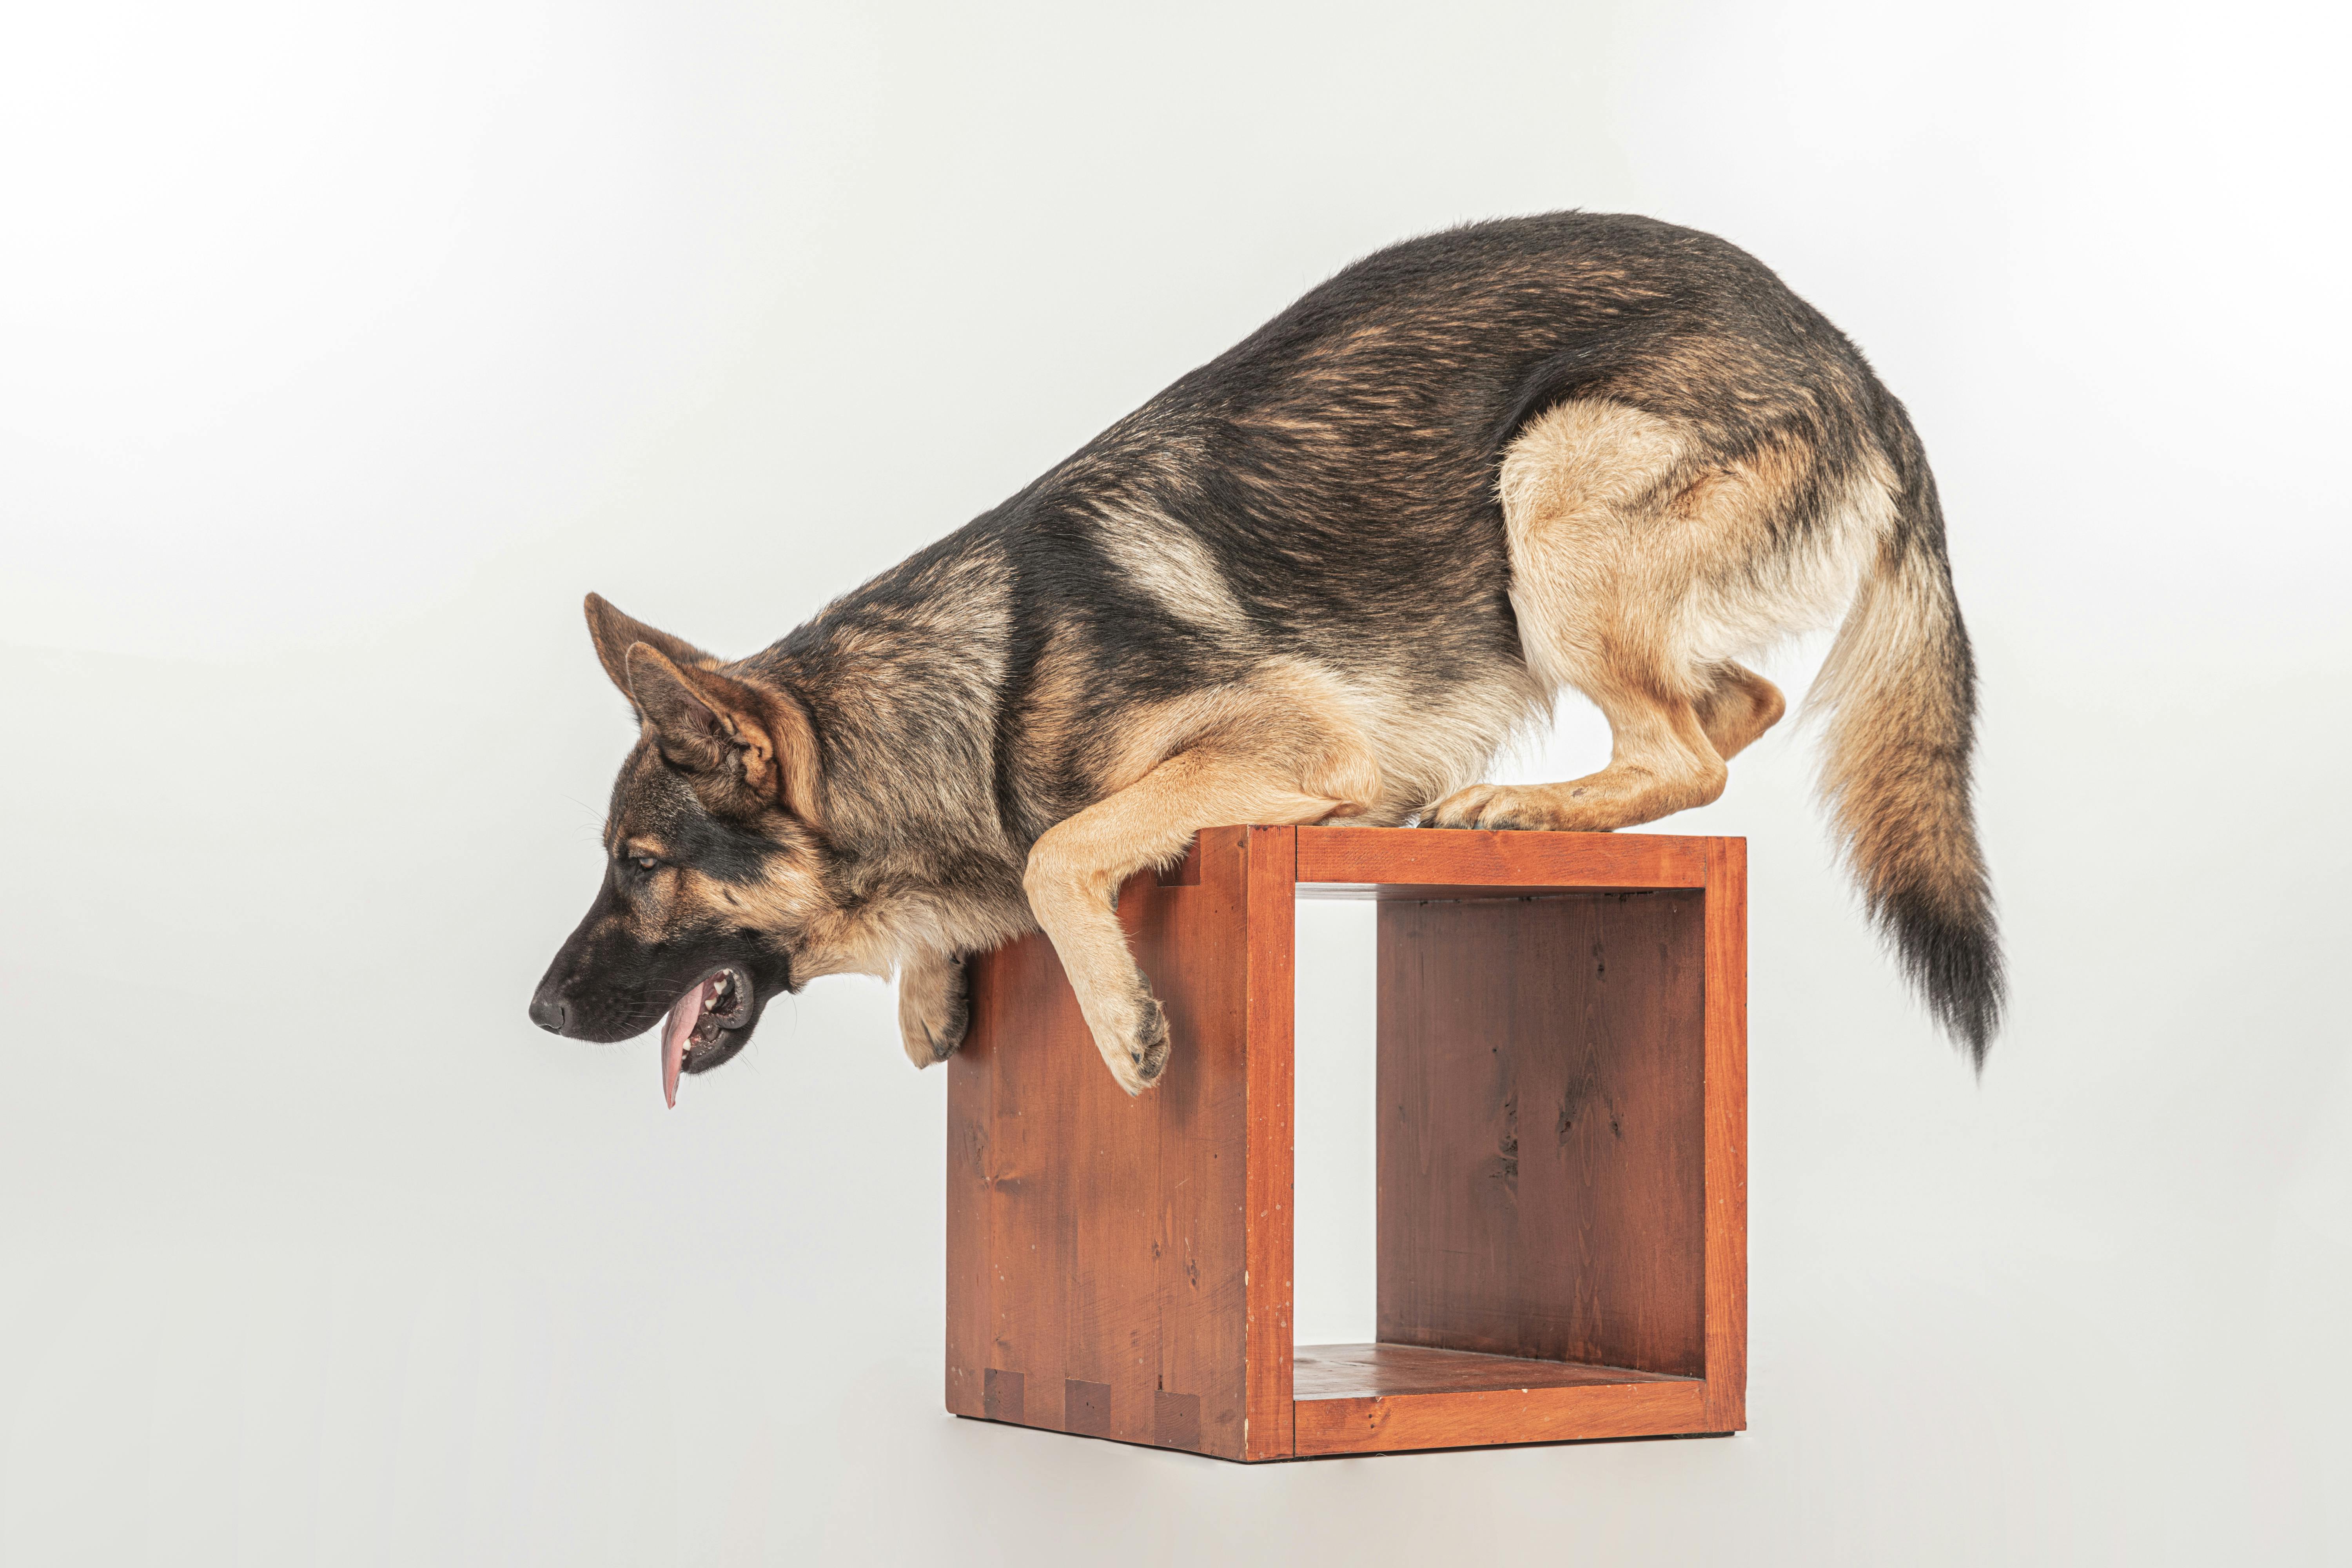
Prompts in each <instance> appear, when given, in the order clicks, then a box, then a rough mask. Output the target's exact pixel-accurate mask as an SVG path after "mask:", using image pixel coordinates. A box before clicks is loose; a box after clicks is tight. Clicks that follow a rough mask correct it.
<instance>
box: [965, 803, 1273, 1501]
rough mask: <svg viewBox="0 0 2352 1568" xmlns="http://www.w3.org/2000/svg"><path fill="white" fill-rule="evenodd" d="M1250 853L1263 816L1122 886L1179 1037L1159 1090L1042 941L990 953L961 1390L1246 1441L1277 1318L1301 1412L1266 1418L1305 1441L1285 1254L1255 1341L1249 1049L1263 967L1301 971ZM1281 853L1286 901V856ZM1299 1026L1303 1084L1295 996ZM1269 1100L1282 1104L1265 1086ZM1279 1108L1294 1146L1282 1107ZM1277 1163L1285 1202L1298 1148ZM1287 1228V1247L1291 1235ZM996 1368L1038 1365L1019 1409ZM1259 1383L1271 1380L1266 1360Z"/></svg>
mask: <svg viewBox="0 0 2352 1568" xmlns="http://www.w3.org/2000/svg"><path fill="white" fill-rule="evenodd" d="M1283 831H1285V832H1286V830H1283ZM1281 847H1284V848H1286V847H1287V844H1286V842H1285V843H1284V844H1283V845H1282V846H1281ZM1248 849H1249V844H1248V832H1247V830H1244V829H1242V828H1218V829H1212V830H1210V831H1209V832H1207V833H1204V834H1202V836H1201V839H1200V843H1199V846H1198V847H1197V850H1196V860H1197V865H1198V873H1197V876H1196V877H1195V879H1193V880H1192V881H1190V882H1177V883H1174V884H1163V883H1162V882H1161V881H1160V879H1159V878H1158V877H1156V876H1154V875H1152V874H1150V873H1145V874H1144V875H1141V876H1139V877H1137V878H1135V879H1132V880H1130V881H1129V883H1128V884H1127V886H1126V887H1125V888H1123V889H1121V890H1120V895H1119V919H1120V921H1121V924H1122V926H1123V927H1124V928H1125V930H1126V931H1127V933H1128V938H1129V943H1130V945H1131V946H1132V948H1133V950H1134V952H1135V954H1136V958H1137V962H1138V963H1139V964H1140V965H1141V966H1142V968H1143V971H1144V973H1146V974H1147V975H1149V976H1150V978H1151V980H1152V982H1153V984H1154V989H1155V990H1156V991H1157V992H1158V994H1159V996H1160V1003H1161V1005H1162V1006H1164V1007H1165V1008H1166V1009H1167V1014H1168V1023H1169V1029H1170V1033H1171V1038H1172V1039H1173V1041H1174V1042H1175V1055H1174V1056H1173V1057H1172V1058H1171V1061H1170V1064H1169V1067H1168V1070H1167V1073H1166V1074H1165V1076H1164V1077H1163V1078H1162V1079H1161V1080H1160V1085H1159V1086H1158V1087H1157V1088H1155V1089H1152V1090H1151V1091H1150V1092H1149V1093H1147V1094H1144V1095H1140V1096H1138V1097H1136V1098H1134V1099H1129V1097H1128V1096H1127V1095H1126V1094H1124V1093H1122V1092H1121V1091H1120V1090H1119V1088H1118V1084H1117V1083H1116V1082H1115V1081H1114V1080H1113V1079H1111V1077H1110V1075H1109V1074H1108V1072H1106V1071H1104V1070H1103V1066H1102V1059H1101V1058H1100V1056H1099V1055H1098V1054H1097V1051H1096V1049H1095V1047H1094V1044H1093V1041H1092V1039H1091V1038H1090V1037H1088V1035H1087V1029H1086V1025H1085V1021H1084V1019H1083V1018H1082V1017H1081V1016H1079V1013H1078V1009H1077V1002H1076V997H1075V996H1073V995H1072V994H1071V992H1070V987H1069V983H1068V981H1067V979H1066V977H1065V976H1064V975H1063V973H1062V970H1061V965H1060V963H1059V962H1058V961H1057V960H1056V958H1055V954H1054V950H1053V946H1052V944H1051V943H1050V942H1047V941H1046V940H1045V938H1044V937H1042V936H1033V937H1029V938H1026V939H1024V940H1023V941H1020V942H1013V943H1011V944H1010V945H1008V946H1006V947H1004V948H1002V949H999V950H998V951H997V952H992V953H988V954H984V955H982V956H981V957H979V958H976V959H974V960H973V961H972V976H971V977H972V1024H971V1030H970V1032H969V1034H968V1035H967V1037H966V1039H965V1043H964V1046H963V1048H962V1050H961V1051H960V1052H959V1053H958V1054H957V1055H956V1056H955V1057H954V1058H950V1076H949V1085H948V1099H949V1118H948V1121H949V1163H950V1171H949V1231H950V1234H949V1241H948V1255H949V1278H948V1324H949V1332H948V1394H949V1399H948V1406H949V1408H950V1409H951V1410H954V1411H956V1412H957V1413H958V1414H960V1415H982V1416H989V1415H993V1418H995V1419H999V1420H1013V1421H1018V1422H1020V1423H1021V1424H1023V1425H1025V1426H1049V1427H1060V1428H1062V1429H1065V1430H1067V1429H1071V1428H1072V1426H1074V1423H1073V1422H1072V1420H1071V1414H1070V1413H1071V1412H1072V1410H1073V1409H1076V1411H1078V1412H1079V1413H1080V1416H1079V1418H1080V1420H1082V1421H1083V1422H1085V1423H1086V1427H1085V1428H1083V1429H1087V1430H1089V1431H1090V1432H1091V1433H1092V1434H1094V1435H1100V1436H1111V1437H1118V1438H1121V1439H1123V1440H1125V1441H1128V1442H1135V1443H1159V1444H1163V1445H1166V1446H1171V1447H1187V1448H1192V1449H1195V1450H1197V1451H1199V1452H1202V1453H1209V1454H1217V1455H1222V1456H1223V1457H1225V1458H1242V1457H1243V1453H1244V1445H1245V1443H1246V1442H1247V1440H1248V1431H1249V1426H1248V1422H1249V1416H1250V1409H1249V1403H1248V1402H1249V1394H1250V1389H1251V1386H1252V1380H1251V1370H1252V1367H1253V1366H1254V1365H1255V1364H1256V1363H1259V1362H1262V1361H1264V1360H1266V1359H1269V1358H1270V1357H1271V1355H1272V1352H1271V1351H1270V1350H1269V1349H1268V1346H1269V1344H1270V1342H1271V1339H1272V1337H1273V1335H1274V1327H1273V1325H1275V1324H1276V1323H1278V1324H1279V1328H1280V1335H1281V1339H1282V1343H1281V1347H1280V1357H1279V1360H1280V1365H1281V1370H1280V1372H1279V1373H1278V1377H1279V1384H1280V1388H1281V1391H1282V1405H1283V1408H1282V1409H1281V1411H1280V1414H1279V1416H1278V1417H1276V1416H1269V1417H1267V1418H1266V1419H1265V1421H1264V1422H1263V1424H1262V1426H1261V1427H1260V1433H1261V1437H1262V1440H1263V1441H1265V1442H1272V1441H1274V1440H1275V1438H1274V1436H1273V1434H1274V1433H1276V1432H1277V1431H1278V1432H1280V1434H1281V1437H1280V1441H1281V1442H1282V1443H1283V1444H1284V1451H1285V1452H1287V1443H1288V1437H1287V1428H1288V1423H1289V1413H1288V1409H1287V1404H1288V1386H1289V1384H1288V1372H1287V1364H1288V1356H1289V1349H1290V1347H1289V1343H1288V1331H1289V1301H1288V1297H1287V1280H1288V1270H1287V1268H1286V1267H1284V1268H1268V1269H1267V1271H1266V1273H1265V1279H1266V1280H1267V1281H1268V1285H1267V1287H1266V1290H1265V1292H1264V1293H1265V1295H1266V1296H1267V1298H1268V1300H1266V1302H1265V1310H1266V1322H1267V1325H1268V1326H1267V1328H1266V1329H1265V1331H1262V1332H1261V1333H1260V1334H1259V1335H1258V1336H1257V1339H1258V1342H1257V1343H1256V1344H1255V1345H1254V1344H1253V1342H1252V1336H1251V1331H1250V1312H1251V1309H1252V1299H1251V1294H1250V1287H1249V1271H1250V1263H1249V1258H1248V1255H1247V1248H1248V1246H1249V1243H1250V1237H1251V1224H1250V1218H1251V1206H1250V1205H1251V1201H1252V1200H1251V1194H1250V1193H1249V1191H1248V1182H1249V1177H1250V1171H1251V1167H1252V1163H1253V1162H1252V1161H1251V1159H1250V1157H1249V1154H1248V1139H1249V1133H1250V1126H1251V1108H1250V1104H1249V1094H1248V1085H1249V1074H1248V1070H1247V1060H1246V1049H1245V1047H1246V1044H1247V1041H1246V1032H1247V1030H1248V1027H1249V1023H1250V1016H1251V1011H1250V999H1249V986H1250V983H1251V976H1252V973H1253V963H1254V962H1255V964H1256V965H1257V972H1258V973H1259V975H1260V984H1261V990H1262V993H1264V994H1261V997H1260V999H1259V1004H1258V1010H1259V1011H1260V1012H1261V1013H1264V1012H1269V1011H1272V1010H1273V1008H1272V1004H1271V1002H1270V1001H1269V1000H1267V996H1268V995H1269V994H1271V990H1272V989H1273V988H1276V987H1278V988H1279V989H1280V990H1281V991H1282V993H1283V994H1284V995H1285V996H1286V995H1287V994H1288V988H1289V972H1288V968H1287V963H1288V960H1287V956H1286V954H1287V949H1286V944H1276V943H1273V942H1271V941H1267V942H1264V943H1263V944H1262V945H1265V946H1266V947H1267V949H1268V951H1267V952H1265V953H1264V954H1262V955H1260V956H1259V957H1258V958H1257V959H1256V960H1255V961H1253V959H1252V958H1251V956H1250V955H1251V944H1250V942H1249V920H1248V899H1249V895H1250V887H1251V879H1250V867H1249V854H1248ZM1276 874H1277V875H1278V876H1279V878H1280V879H1281V881H1282V887H1283V892H1284V895H1285V896H1284V898H1283V899H1282V900H1279V901H1280V905H1281V908H1282V910H1283V912H1284V913H1285V915H1287V914H1288V912H1289V904H1288V900H1287V891H1288V876H1289V871H1288V861H1287V858H1286V857H1284V858H1280V860H1279V863H1278V864H1277V866H1276ZM1262 894H1263V889H1261V895H1262ZM1269 918H1270V917H1269V916H1266V915H1265V914H1261V916H1260V917H1259V925H1260V928H1261V929H1260V932H1259V934H1260V936H1261V938H1265V936H1266V932H1265V929H1264V928H1265V924H1266V921H1267V920H1268V919H1269ZM1276 947H1280V949H1281V951H1280V952H1276V951H1275V949H1276ZM1269 965H1272V966H1274V967H1268V966H1269ZM1282 1024H1283V1027H1282V1031H1281V1038H1280V1040H1279V1041H1278V1042H1276V1046H1277V1047H1278V1054H1279V1055H1280V1059H1281V1067H1280V1071H1279V1077H1280V1079H1281V1081H1282V1084H1283V1088H1284V1090H1285V1093H1286V1091H1287V1085H1288V1079H1289V1068H1288V1057H1287V1054H1286V1053H1287V1050H1288V1046H1289V1033H1288V1029H1289V1018H1288V1014H1287V1012H1286V1011H1284V1012H1283V1015H1282ZM1268 1070H1272V1069H1268ZM1261 1099H1262V1103H1261V1105H1260V1106H1259V1108H1258V1109H1259V1110H1260V1112H1261V1113H1262V1114H1266V1115H1270V1114H1272V1113H1273V1111H1274V1110H1275V1109H1276V1108H1275V1107H1274V1106H1273V1105H1272V1103H1271V1100H1272V1096H1271V1094H1270V1092H1269V1094H1267V1095H1265V1096H1262V1097H1261ZM1270 1125H1272V1126H1273V1128H1274V1130H1275V1131H1274V1133H1273V1136H1276V1137H1277V1138H1279V1139H1280V1140H1281V1141H1282V1142H1283V1146H1284V1147H1285V1149H1286V1147H1287V1138H1288V1125H1289V1123H1288V1111H1287V1107H1286V1105H1285V1106H1283V1107H1281V1108H1280V1115H1279V1116H1278V1118H1276V1120H1275V1121H1273V1122H1272V1123H1271V1124H1270ZM1273 1180H1275V1176H1274V1174H1273V1173H1272V1168H1271V1167H1270V1166H1269V1167H1267V1174H1266V1175H1265V1181H1267V1182H1272V1181H1273ZM1281 1180H1282V1182H1283V1183H1284V1190H1283V1192H1282V1194H1281V1196H1282V1213H1283V1215H1285V1216H1286V1215H1287V1213H1288V1194H1287V1189H1286V1183H1287V1164H1286V1163H1284V1165H1283V1167H1282V1173H1281ZM1278 1241H1279V1245H1280V1247H1281V1250H1282V1252H1283V1253H1284V1255H1285V1258H1287V1253H1288V1238H1287V1233H1286V1231H1285V1232H1283V1233H1282V1234H1281V1236H1280V1237H1278ZM1277 1280H1278V1281H1279V1282H1280V1283H1279V1289H1281V1290H1282V1291H1283V1295H1282V1299H1281V1300H1280V1301H1279V1303H1276V1302H1274V1301H1273V1300H1272V1299H1271V1295H1272V1292H1273V1290H1274V1289H1276V1285H1275V1283H1274V1282H1275V1281H1277ZM1277 1308H1278V1310H1277ZM1254 1351H1255V1352H1258V1353H1255V1354H1254V1353H1253V1352H1254ZM991 1373H996V1374H998V1375H997V1385H998V1387H999V1388H1000V1389H1003V1388H1005V1387H1009V1386H1012V1385H1010V1384H1006V1383H1005V1382H1004V1376H1005V1375H1007V1374H1018V1375H1019V1376H1020V1377H1021V1379H1022V1384H1021V1386H1022V1387H1023V1388H1024V1396H1023V1397H1022V1398H1021V1400H1020V1401H1019V1402H1018V1405H1017V1409H1018V1411H1019V1414H1017V1415H1007V1414H1004V1412H1005V1411H1006V1410H1007V1409H1010V1408H1015V1406H1013V1405H1007V1404H1006V1402H1005V1401H1004V1400H1003V1398H1002V1397H1000V1399H999V1400H998V1402H997V1408H996V1409H995V1411H994V1412H992V1411H991V1409H990V1408H989V1402H988V1399H987V1389H988V1386H989V1380H990V1375H991ZM1257 1382H1258V1383H1259V1384H1263V1385H1265V1386H1266V1387H1267V1388H1270V1387H1271V1386H1272V1385H1271V1384H1268V1382H1267V1377H1266V1374H1265V1373H1263V1372H1261V1373H1259V1374H1258V1377H1257ZM1073 1389H1076V1391H1077V1392H1076V1394H1075V1395H1074V1394H1072V1393H1071V1390H1073ZM1097 1391H1099V1392H1097ZM1263 1396H1264V1395H1263V1394H1262V1397H1263Z"/></svg>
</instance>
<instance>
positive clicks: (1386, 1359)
mask: <svg viewBox="0 0 2352 1568" xmlns="http://www.w3.org/2000/svg"><path fill="white" fill-rule="evenodd" d="M1293 1364H1294V1366H1295V1367H1296V1369H1297V1373H1296V1376H1297V1396H1298V1398H1299V1400H1300V1401H1301V1402H1305V1401H1307V1400H1315V1399H1371V1398H1379V1397H1382V1396H1385V1395H1388V1394H1475V1393H1477V1392H1480V1391H1482V1390H1488V1389H1497V1388H1570V1387H1576V1386H1580V1385H1582V1384H1594V1383H1675V1382H1680V1381H1683V1380H1681V1379H1678V1378H1675V1377H1673V1376H1671V1375H1669V1374H1668V1373H1657V1372H1636V1371H1634V1370H1633V1369H1632V1368H1629V1367H1622V1366H1587V1365H1584V1364H1581V1363H1576V1362H1564V1361H1529V1360H1528V1359H1526V1358H1525V1357H1521V1356H1507V1355H1479V1354H1476V1353H1475V1352H1470V1351H1444V1350H1433V1349H1430V1348H1429V1347H1428V1346H1426V1345H1383V1344H1369V1345H1300V1346H1299V1347H1298V1350H1297V1359H1296V1361H1295V1362H1294V1363H1293Z"/></svg>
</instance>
